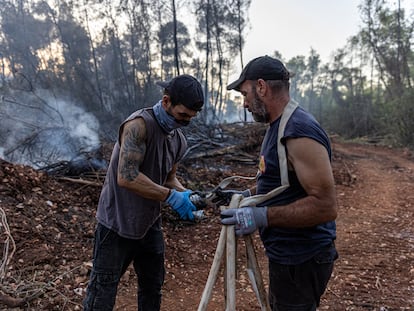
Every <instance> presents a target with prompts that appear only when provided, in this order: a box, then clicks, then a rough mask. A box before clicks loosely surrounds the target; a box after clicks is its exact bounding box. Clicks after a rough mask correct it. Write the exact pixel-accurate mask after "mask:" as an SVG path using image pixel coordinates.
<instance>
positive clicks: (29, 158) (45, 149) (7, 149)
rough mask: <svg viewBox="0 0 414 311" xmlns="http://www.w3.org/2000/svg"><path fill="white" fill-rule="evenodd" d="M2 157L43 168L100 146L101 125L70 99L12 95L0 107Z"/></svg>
mask: <svg viewBox="0 0 414 311" xmlns="http://www.w3.org/2000/svg"><path fill="white" fill-rule="evenodd" d="M0 122H1V128H0V156H1V157H2V158H3V159H5V160H7V161H10V162H13V163H20V164H25V165H30V166H32V167H35V168H41V167H44V166H48V165H51V164H53V163H57V162H60V161H71V160H72V159H75V158H78V157H79V156H80V155H81V154H82V153H87V152H91V151H93V150H96V149H97V148H99V146H100V140H99V135H98V132H99V122H98V120H97V119H96V118H95V117H94V116H93V115H92V114H91V113H87V112H86V111H85V110H84V109H83V108H82V107H81V105H80V104H79V103H76V102H75V101H73V100H72V99H70V98H69V97H64V96H59V97H56V96H52V94H50V93H49V92H48V91H45V90H42V91H40V92H39V91H37V92H36V94H34V93H24V92H22V91H19V92H18V93H17V92H13V93H10V94H7V95H5V96H3V97H2V103H1V105H0Z"/></svg>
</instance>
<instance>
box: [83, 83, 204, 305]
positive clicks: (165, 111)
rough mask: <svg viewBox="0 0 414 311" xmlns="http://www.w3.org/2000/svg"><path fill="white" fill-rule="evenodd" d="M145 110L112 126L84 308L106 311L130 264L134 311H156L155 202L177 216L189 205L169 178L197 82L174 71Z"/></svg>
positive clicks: (159, 279)
mask: <svg viewBox="0 0 414 311" xmlns="http://www.w3.org/2000/svg"><path fill="white" fill-rule="evenodd" d="M158 84H159V85H160V86H162V87H163V88H164V94H163V96H162V99H161V100H160V101H159V102H158V103H157V104H156V105H154V106H153V107H151V108H144V109H141V110H138V111H136V112H134V113H133V114H132V115H130V116H129V117H128V118H127V119H126V120H125V121H124V122H123V123H122V124H121V126H120V129H119V139H118V141H117V142H116V144H115V146H114V149H113V152H112V156H111V161H110V164H109V168H108V171H107V175H106V178H105V182H104V185H103V188H102V192H101V195H100V198H99V203H98V210H97V214H96V217H97V221H98V224H97V228H96V231H95V246H94V250H93V268H92V272H91V275H90V281H89V285H88V289H87V294H86V298H85V300H84V310H99V311H103V310H112V309H113V307H114V304H115V298H116V293H117V286H118V283H119V280H120V278H121V276H122V275H123V274H124V272H125V271H126V269H127V268H128V266H129V264H130V263H131V262H132V263H133V266H134V269H135V272H136V274H137V277H138V308H139V310H151V311H152V310H160V305H161V287H162V285H163V282H164V239H163V233H162V230H161V215H160V209H161V206H160V205H161V202H164V203H166V204H169V205H170V206H171V207H172V208H173V209H174V210H175V211H176V212H177V213H178V214H179V216H180V217H181V218H182V219H189V220H192V219H193V218H194V216H193V213H192V212H193V211H195V210H196V208H195V206H194V205H193V203H192V202H191V201H190V199H189V196H190V194H191V191H190V190H187V189H185V188H184V186H183V185H182V184H181V183H180V182H179V180H178V179H177V177H176V171H177V163H178V162H179V161H180V160H181V159H182V157H183V156H184V153H185V151H186V147H187V142H186V140H185V137H184V135H183V133H182V132H181V129H180V127H182V126H185V125H188V124H189V122H190V120H191V119H192V118H193V117H195V116H196V115H197V112H198V111H200V110H201V108H202V107H203V103H204V97H203V91H202V88H201V85H200V83H199V82H198V81H197V80H196V79H195V78H194V77H192V76H189V75H180V76H177V77H175V78H174V79H172V80H171V81H169V82H159V83H158Z"/></svg>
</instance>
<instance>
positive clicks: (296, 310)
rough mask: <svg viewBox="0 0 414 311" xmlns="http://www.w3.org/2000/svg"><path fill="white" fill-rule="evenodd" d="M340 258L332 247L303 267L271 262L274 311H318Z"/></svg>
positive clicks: (270, 287) (270, 282)
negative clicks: (335, 264) (335, 262)
mask: <svg viewBox="0 0 414 311" xmlns="http://www.w3.org/2000/svg"><path fill="white" fill-rule="evenodd" d="M337 258H338V253H337V252H336V249H335V246H334V245H332V246H330V247H328V248H326V249H324V250H323V251H321V252H320V253H319V254H318V255H316V256H315V257H314V258H312V259H311V260H308V261H306V262H304V263H302V264H299V265H282V264H278V263H274V262H271V261H269V300H270V305H271V307H272V311H316V308H317V307H318V306H319V302H320V298H321V296H322V294H323V293H324V292H325V289H326V286H327V285H328V281H329V279H330V278H331V274H332V271H333V267H334V261H335V260H336V259H337Z"/></svg>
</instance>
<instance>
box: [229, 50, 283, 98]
mask: <svg viewBox="0 0 414 311" xmlns="http://www.w3.org/2000/svg"><path fill="white" fill-rule="evenodd" d="M290 76H291V74H290V72H289V71H288V70H287V69H286V67H285V65H283V63H282V62H281V61H280V60H278V59H276V58H272V57H270V56H267V55H266V56H260V57H257V58H255V59H252V60H251V61H250V62H249V63H248V64H247V65H246V67H244V68H243V70H242V73H241V74H240V77H239V78H238V79H237V80H236V81H234V82H233V83H230V84H229V85H227V89H228V90H236V91H240V84H242V83H243V82H244V81H246V80H258V79H263V80H285V81H288V80H289V78H290Z"/></svg>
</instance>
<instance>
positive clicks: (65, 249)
mask: <svg viewBox="0 0 414 311" xmlns="http://www.w3.org/2000/svg"><path fill="white" fill-rule="evenodd" d="M240 129H241V128H239V127H237V126H228V127H225V128H223V131H222V132H220V135H221V136H222V137H221V138H222V142H221V143H220V145H219V144H216V143H214V141H211V140H210V141H208V140H205V141H199V142H197V143H195V142H192V143H191V145H192V146H197V144H198V146H204V147H203V148H195V147H194V148H192V149H191V153H189V154H188V156H187V159H186V160H185V162H184V163H183V165H182V166H181V168H180V172H179V173H180V176H181V180H182V182H183V183H184V184H185V185H186V186H187V187H188V188H191V189H201V190H209V189H212V188H213V187H214V186H215V185H217V184H218V183H219V181H220V180H221V179H223V178H224V177H227V176H230V175H245V176H254V174H255V172H256V170H257V166H256V159H257V154H258V148H259V145H260V142H261V137H262V135H263V128H262V127H260V126H252V127H251V128H249V129H243V131H241V130H240ZM223 144H224V145H223ZM205 146H207V147H208V148H205ZM108 147H109V148H108V151H107V152H106V153H105V154H106V156H107V157H109V153H110V146H108ZM333 147H334V159H333V168H334V175H335V180H336V184H337V195H338V204H339V217H338V221H337V226H338V240H337V247H338V250H339V253H340V258H339V260H338V261H337V265H336V268H335V271H334V275H333V277H332V279H331V282H330V284H329V288H328V290H327V292H326V293H325V295H324V297H323V300H322V306H321V308H320V310H383V311H385V310H414V229H413V228H414V226H413V218H414V217H413V216H414V215H413V214H414V193H413V189H414V188H413V186H414V161H413V156H412V154H411V153H410V152H408V151H404V150H399V149H398V150H397V149H391V148H386V147H380V146H372V145H362V144H351V143H342V142H340V141H339V140H337V139H335V138H334V139H333ZM94 176H95V177H94V179H93V180H92V179H91V176H89V177H88V178H87V179H86V178H84V179H83V180H79V179H78V177H79V176H77V178H76V179H77V180H70V179H66V180H62V179H61V178H60V177H57V176H50V175H48V174H46V173H44V172H41V171H37V170H34V169H32V168H30V167H27V166H21V165H14V164H11V163H8V162H5V161H3V160H0V181H1V183H0V207H1V209H2V210H3V211H4V215H2V218H1V223H0V232H1V234H2V235H1V236H2V238H1V240H0V243H2V247H3V250H4V251H3V254H2V261H1V262H0V263H3V265H2V266H0V268H1V269H2V270H0V277H1V279H0V281H1V283H0V310H81V302H82V299H83V297H84V290H85V288H86V286H87V281H88V274H89V272H90V267H91V265H90V260H91V254H92V246H93V233H94V228H95V210H96V204H97V200H98V197H99V192H100V187H99V186H96V185H95V184H97V185H99V184H100V183H101V182H102V172H96V174H95V175H94ZM83 181H85V182H83ZM244 183H245V182H240V183H238V184H237V185H234V187H239V188H244V187H245V186H246V185H245V184H244ZM205 215H206V218H205V219H203V220H202V221H200V222H198V223H195V224H194V223H184V222H181V221H179V220H178V218H177V217H176V215H175V214H173V213H171V212H170V210H169V209H167V208H166V209H164V210H163V219H164V221H163V226H164V229H165V240H166V267H167V275H166V282H165V286H164V290H163V307H162V310H164V311H172V310H196V309H197V306H198V303H199V302H200V298H201V294H202V291H203V289H204V286H205V282H206V280H207V276H208V273H209V270H210V267H211V263H212V260H213V256H214V253H215V250H216V245H217V240H218V235H219V233H220V229H221V226H220V224H219V213H218V211H217V210H215V209H213V208H207V209H206V211H205ZM254 239H255V241H256V242H257V243H256V252H257V256H258V259H259V264H260V266H261V270H262V272H263V275H264V278H265V281H266V278H267V273H266V271H267V263H266V258H265V256H264V253H263V248H262V246H261V243H260V240H259V239H258V237H257V235H256V236H255V237H254ZM13 241H14V243H15V246H14V245H13ZM243 247H244V245H243V242H242V241H240V243H238V249H239V252H238V259H237V266H238V281H237V292H236V295H237V310H259V307H258V303H257V299H256V298H255V295H254V292H253V290H252V288H251V286H250V282H249V280H248V277H247V274H246V273H245V271H244V267H245V255H244V250H243ZM6 250H7V251H8V252H6ZM6 257H9V258H10V261H9V262H7V265H6V264H5V263H6V260H5V258H6ZM220 275H222V274H220ZM223 297H224V296H223V278H222V277H220V278H219V279H218V280H217V283H216V286H215V289H214V292H213V296H212V299H211V301H210V304H209V310H224V302H223ZM117 310H136V276H135V274H134V272H133V270H132V269H129V270H128V271H127V273H126V274H125V276H124V277H123V278H122V281H121V283H120V287H119V293H118V300H117Z"/></svg>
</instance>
